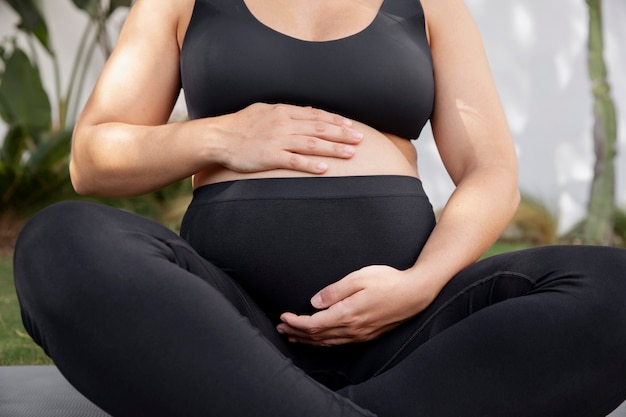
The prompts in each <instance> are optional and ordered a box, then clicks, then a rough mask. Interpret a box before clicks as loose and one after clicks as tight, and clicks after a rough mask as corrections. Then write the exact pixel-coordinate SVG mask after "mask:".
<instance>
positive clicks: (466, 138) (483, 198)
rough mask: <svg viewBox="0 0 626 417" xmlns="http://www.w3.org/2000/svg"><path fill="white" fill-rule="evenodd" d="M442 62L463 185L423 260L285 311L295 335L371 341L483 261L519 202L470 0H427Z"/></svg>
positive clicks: (441, 99) (441, 103)
mask: <svg viewBox="0 0 626 417" xmlns="http://www.w3.org/2000/svg"><path fill="white" fill-rule="evenodd" d="M422 4H423V6H424V9H425V12H426V16H427V21H428V29H429V33H430V40H431V49H432V54H433V59H434V71H435V94H436V95H435V108H434V113H433V115H432V119H431V124H432V128H433V133H434V136H435V140H436V143H437V146H438V149H439V152H440V154H441V157H442V160H443V162H444V164H445V166H446V169H447V170H448V172H449V174H450V176H451V178H452V180H453V181H454V183H455V184H456V189H455V191H454V193H453V195H452V196H451V198H450V199H449V201H448V203H447V204H446V206H445V209H444V210H443V213H442V215H441V217H440V219H439V221H438V223H437V226H436V227H435V229H434V230H433V232H432V234H431V236H430V238H429V239H428V242H427V243H426V245H425V246H424V248H423V250H422V252H421V254H420V256H419V258H418V259H417V262H416V263H415V265H414V266H413V267H412V268H410V269H408V270H406V271H398V270H395V269H393V268H390V267H387V266H370V267H366V268H363V269H361V270H359V271H355V272H353V273H352V274H350V275H348V276H347V277H345V278H344V279H342V280H340V281H338V282H336V283H334V284H332V285H330V286H328V287H326V288H325V289H323V290H322V291H321V292H320V293H318V294H316V295H315V296H314V297H313V299H312V304H313V305H314V306H315V307H316V308H319V309H322V311H320V312H318V313H316V314H314V315H312V316H296V315H294V314H291V313H285V314H283V316H282V320H283V321H284V323H282V324H280V325H279V326H278V329H279V331H280V332H281V333H285V334H287V335H288V336H289V337H290V338H291V340H293V341H296V342H302V343H310V344H316V345H333V344H342V343H348V342H355V341H365V340H370V339H373V338H375V337H378V336H379V335H380V334H382V333H384V332H386V331H387V330H389V329H391V328H393V327H395V326H396V325H397V324H398V323H400V322H402V321H403V320H405V319H407V318H409V317H411V316H413V315H415V314H417V313H419V312H420V311H422V310H423V309H425V308H426V307H427V306H428V305H429V304H430V303H431V302H432V300H433V299H434V298H435V297H436V295H437V294H438V293H439V291H440V290H441V289H442V288H443V286H444V285H445V284H446V283H447V282H448V281H449V280H450V279H451V278H452V277H453V276H454V275H455V274H456V273H458V272H459V271H460V270H462V269H463V268H465V267H466V266H468V265H469V264H471V263H472V262H474V261H476V259H478V258H479V257H480V256H481V255H482V254H483V253H484V252H485V251H486V250H487V248H489V246H490V245H491V244H493V242H494V241H495V240H496V239H497V238H498V236H499V235H500V233H501V232H502V231H503V229H504V228H505V227H506V225H507V224H508V222H509V221H510V220H511V218H512V216H513V213H514V212H515V209H516V208H517V205H518V202H519V193H518V190H517V164H516V157H515V151H514V145H513V141H512V139H511V135H510V133H509V130H508V126H507V123H506V120H505V116H504V113H503V110H502V107H501V104H500V100H499V98H498V94H497V92H496V89H495V86H494V83H493V80H492V77H491V72H490V69H489V65H488V62H487V59H486V56H485V53H484V50H483V46H482V41H481V39H480V35H479V32H478V29H477V28H476V25H475V24H474V21H473V19H472V17H471V16H470V13H469V11H468V10H467V8H466V7H465V5H464V4H463V2H462V0H422Z"/></svg>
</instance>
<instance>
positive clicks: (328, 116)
mask: <svg viewBox="0 0 626 417" xmlns="http://www.w3.org/2000/svg"><path fill="white" fill-rule="evenodd" d="M351 126H352V121H350V120H349V119H346V118H344V117H341V116H339V115H336V114H332V113H328V112H326V111H323V110H319V109H314V108H310V107H299V106H292V105H287V104H265V103H256V104H253V105H250V106H248V107H246V108H245V109H243V110H241V111H239V112H236V113H233V114H232V115H229V116H225V123H224V125H223V127H224V128H225V129H226V130H228V131H229V132H230V133H231V134H232V135H233V136H235V137H233V138H231V139H230V140H229V141H228V145H227V146H226V149H225V151H224V154H223V155H222V158H221V160H220V164H221V165H223V166H225V167H227V168H229V169H231V170H233V171H238V172H259V171H266V170H270V169H281V168H282V169H291V170H295V171H303V172H309V173H313V174H321V173H323V172H325V171H326V170H327V169H328V166H327V164H326V163H325V162H321V161H316V160H315V159H314V158H309V156H328V157H335V158H344V159H347V158H351V157H352V155H354V153H355V151H356V149H355V147H354V146H353V145H356V144H358V143H359V142H360V141H361V139H362V138H363V134H362V133H361V132H358V131H356V130H354V129H352V128H351Z"/></svg>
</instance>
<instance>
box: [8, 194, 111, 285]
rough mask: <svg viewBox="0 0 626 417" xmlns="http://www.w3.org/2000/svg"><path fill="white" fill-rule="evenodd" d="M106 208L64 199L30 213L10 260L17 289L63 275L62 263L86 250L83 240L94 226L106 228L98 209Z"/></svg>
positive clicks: (69, 261)
mask: <svg viewBox="0 0 626 417" xmlns="http://www.w3.org/2000/svg"><path fill="white" fill-rule="evenodd" d="M107 209H110V208H108V207H106V206H102V205H99V204H94V203H88V202H79V201H66V202H62V203H57V204H54V205H52V206H49V207H47V208H45V209H43V210H42V211H40V212H39V213H37V214H36V215H35V216H33V218H31V219H30V220H29V221H28V223H26V225H25V226H24V228H23V229H22V231H21V232H20V235H19V237H18V239H17V242H16V245H15V252H14V262H13V264H14V276H15V283H16V286H17V287H18V289H20V288H21V289H24V288H27V287H30V285H28V283H32V282H36V281H38V280H39V279H44V278H45V277H50V276H54V275H57V276H63V274H62V273H61V271H62V270H63V266H64V265H66V266H67V265H68V264H70V263H71V262H72V261H73V260H75V258H76V256H77V254H78V253H79V252H81V251H84V250H85V248H86V246H88V242H87V241H86V240H88V239H90V237H91V239H93V236H95V235H97V230H95V228H100V229H105V228H106V224H105V222H103V221H102V215H101V214H99V213H101V212H102V210H107ZM99 218H100V219H99Z"/></svg>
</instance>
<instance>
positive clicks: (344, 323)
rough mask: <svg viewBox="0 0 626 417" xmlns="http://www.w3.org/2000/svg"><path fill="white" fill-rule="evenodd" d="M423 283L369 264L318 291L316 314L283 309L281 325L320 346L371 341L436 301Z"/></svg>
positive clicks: (292, 336)
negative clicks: (294, 312) (290, 311)
mask: <svg viewBox="0 0 626 417" xmlns="http://www.w3.org/2000/svg"><path fill="white" fill-rule="evenodd" d="M419 285H420V283H419V282H418V280H416V279H415V276H409V274H408V272H406V271H399V270H397V269H395V268H392V267H389V266H383V265H373V266H367V267H365V268H362V269H360V270H358V271H355V272H353V273H351V274H349V275H347V276H346V277H344V278H343V279H341V280H340V281H337V282H335V283H333V284H331V285H329V286H327V287H326V288H324V289H323V290H321V291H320V292H319V293H317V294H316V295H315V296H314V297H313V298H312V299H311V303H312V304H313V306H314V307H315V308H318V309H320V310H321V311H319V312H317V313H315V314H313V315H311V316H307V315H302V316H298V315H295V314H293V313H283V314H282V315H281V320H282V321H283V322H282V323H280V324H279V325H278V326H277V330H278V332H279V333H281V334H284V335H286V336H287V337H288V338H289V340H290V341H291V342H299V343H306V344H311V345H318V346H332V345H341V344H345V343H353V342H365V341H368V340H372V339H375V338H377V337H378V336H380V335H381V334H383V333H385V332H387V331H389V330H391V329H393V328H394V327H396V326H398V325H399V324H400V323H401V322H403V321H404V320H406V319H407V318H409V317H412V316H414V315H415V314H417V313H419V312H420V311H422V310H423V309H425V308H426V307H427V306H428V305H429V304H430V303H431V302H432V300H433V299H434V296H435V294H431V292H430V291H425V290H422V289H420V288H419Z"/></svg>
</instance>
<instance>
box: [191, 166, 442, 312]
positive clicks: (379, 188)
mask: <svg viewBox="0 0 626 417" xmlns="http://www.w3.org/2000/svg"><path fill="white" fill-rule="evenodd" d="M434 223H435V220H434V215H433V211H432V207H431V205H430V203H429V201H428V198H427V197H426V195H425V194H424V191H423V189H422V187H421V182H420V180H419V179H417V178H415V177H409V176H395V175H383V176H354V177H352V176H347V177H314V178H273V179H250V180H240V181H232V182H222V183H217V184H210V185H207V186H204V187H200V188H198V189H196V191H195V193H194V199H193V201H192V203H191V205H190V207H189V210H188V212H187V214H186V215H185V218H184V221H183V225H182V228H181V234H182V236H183V237H184V238H185V239H186V240H187V241H188V242H189V243H190V244H191V245H192V246H193V247H194V248H195V249H196V250H197V251H198V252H199V253H200V255H202V256H203V257H205V258H206V259H208V260H209V261H211V262H212V263H214V264H215V265H216V266H218V267H220V268H221V269H223V270H224V271H225V272H227V273H228V274H229V275H230V276H232V277H233V279H235V280H237V281H238V282H239V283H240V284H241V285H242V286H243V287H244V289H245V290H247V291H248V292H249V293H250V294H251V295H252V296H253V297H254V298H255V299H256V300H257V301H258V302H259V304H260V305H261V306H262V307H263V308H264V309H265V310H266V311H267V312H268V313H269V314H270V316H271V317H272V318H273V319H275V318H276V317H278V315H279V314H281V313H282V312H284V311H291V312H295V313H297V314H310V313H312V312H313V309H312V307H311V305H310V301H309V300H310V298H311V297H312V296H313V295H314V294H315V293H316V292H317V291H319V290H320V289H321V288H323V287H325V286H326V285H328V284H330V283H332V282H335V281H337V280H339V279H341V278H342V277H344V276H345V275H347V274H349V273H350V272H352V271H354V270H357V269H359V268H362V267H364V266H367V265H374V264H384V265H391V266H393V267H396V268H399V269H406V268H408V267H410V266H411V265H412V264H413V263H414V262H415V260H416V258H417V255H418V254H419V252H420V251H421V248H422V246H423V245H424V243H425V241H426V239H427V238H428V236H429V234H430V232H431V230H432V228H433V227H434ZM381 279H385V277H381Z"/></svg>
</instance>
